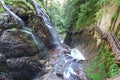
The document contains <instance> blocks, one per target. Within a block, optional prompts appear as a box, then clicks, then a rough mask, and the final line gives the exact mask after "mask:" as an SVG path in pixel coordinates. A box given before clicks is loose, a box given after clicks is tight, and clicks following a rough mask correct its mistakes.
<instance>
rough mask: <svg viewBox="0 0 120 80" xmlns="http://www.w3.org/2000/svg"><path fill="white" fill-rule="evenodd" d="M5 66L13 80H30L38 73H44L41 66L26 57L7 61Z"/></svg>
mask: <svg viewBox="0 0 120 80" xmlns="http://www.w3.org/2000/svg"><path fill="white" fill-rule="evenodd" d="M6 64H7V67H8V70H9V71H10V75H11V76H12V78H13V80H32V79H33V78H34V77H35V76H36V75H37V74H38V73H40V72H42V73H43V72H44V66H43V65H42V64H40V63H39V62H38V61H35V60H31V59H30V58H26V57H22V58H11V59H7V60H6ZM41 75H42V74H41Z"/></svg>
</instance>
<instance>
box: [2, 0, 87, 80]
mask: <svg viewBox="0 0 120 80" xmlns="http://www.w3.org/2000/svg"><path fill="white" fill-rule="evenodd" d="M0 2H1V3H2V5H3V7H4V9H5V10H6V11H8V13H9V14H10V15H11V16H12V17H13V18H14V20H15V21H17V23H18V24H19V29H20V30H21V31H22V32H24V33H25V34H28V35H30V37H31V39H32V41H33V42H34V44H35V45H36V47H37V48H38V50H39V52H40V55H41V56H42V58H43V59H46V58H45V56H47V54H48V53H47V52H48V49H46V47H45V45H44V43H43V42H41V41H40V40H39V39H38V37H37V36H36V35H35V34H34V32H32V31H30V29H29V28H28V27H26V26H25V23H24V21H23V20H22V19H21V18H19V17H18V16H17V15H16V14H14V13H13V12H12V11H10V9H9V8H8V7H7V6H6V4H5V3H4V1H3V0H0ZM30 2H31V4H32V5H33V6H34V8H35V10H36V13H37V15H38V17H39V18H42V19H43V22H44V24H45V25H46V27H47V29H48V30H49V32H50V34H51V37H52V44H53V46H54V49H55V50H60V49H61V50H62V49H63V47H62V45H61V43H60V41H59V39H58V37H57V34H56V32H55V30H54V28H53V26H52V24H51V22H50V20H49V18H48V16H47V15H46V13H45V12H43V11H42V10H41V8H40V6H39V5H38V4H37V3H36V2H35V0H30ZM56 54H59V53H56ZM51 58H52V57H50V59H51ZM85 60H86V58H85V57H84V56H83V55H82V53H81V52H80V51H79V50H77V49H76V48H73V49H69V50H68V52H67V53H65V52H64V51H61V52H60V54H59V56H58V57H56V59H55V61H54V63H53V66H52V68H51V69H50V70H49V72H48V73H47V74H48V76H47V77H46V76H45V75H47V74H44V75H43V76H42V77H41V76H37V75H36V77H35V78H33V79H31V80H87V77H86V74H85V73H84V70H83V67H82V62H84V61H85ZM48 62H49V61H48ZM0 80H2V79H0Z"/></svg>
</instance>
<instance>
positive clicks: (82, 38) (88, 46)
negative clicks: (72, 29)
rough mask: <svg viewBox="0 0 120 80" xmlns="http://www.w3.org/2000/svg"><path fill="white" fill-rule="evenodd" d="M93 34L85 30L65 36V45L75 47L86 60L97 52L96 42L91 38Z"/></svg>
mask: <svg viewBox="0 0 120 80" xmlns="http://www.w3.org/2000/svg"><path fill="white" fill-rule="evenodd" d="M93 32H94V31H93ZM93 32H88V31H85V30H82V29H81V30H80V32H76V33H75V34H71V35H69V34H67V35H68V36H69V37H68V36H66V40H65V43H68V42H69V40H71V41H70V42H69V43H68V44H69V45H72V47H76V48H77V49H78V50H80V51H82V53H84V54H83V55H84V56H85V57H87V58H90V57H92V55H93V54H94V53H96V52H97V40H96V38H94V37H93Z"/></svg>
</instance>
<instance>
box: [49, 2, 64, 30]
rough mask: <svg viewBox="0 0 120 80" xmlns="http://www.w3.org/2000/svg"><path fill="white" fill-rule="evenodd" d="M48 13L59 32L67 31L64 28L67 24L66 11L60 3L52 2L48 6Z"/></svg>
mask: <svg viewBox="0 0 120 80" xmlns="http://www.w3.org/2000/svg"><path fill="white" fill-rule="evenodd" d="M47 12H48V13H49V16H50V19H51V21H52V24H53V26H54V28H55V29H56V30H57V32H62V31H65V29H66V28H65V27H64V26H63V25H64V23H65V20H64V10H63V7H62V6H61V5H60V3H59V2H54V1H53V2H52V3H49V4H48V5H47Z"/></svg>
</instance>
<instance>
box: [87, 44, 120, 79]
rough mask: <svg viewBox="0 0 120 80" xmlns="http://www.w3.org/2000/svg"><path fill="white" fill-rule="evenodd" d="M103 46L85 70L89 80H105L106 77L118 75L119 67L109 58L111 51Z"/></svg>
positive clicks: (119, 72)
mask: <svg viewBox="0 0 120 80" xmlns="http://www.w3.org/2000/svg"><path fill="white" fill-rule="evenodd" d="M105 46H106V44H105V43H102V44H101V46H100V48H99V51H98V53H97V54H96V56H95V57H94V59H93V61H92V62H90V64H89V67H88V68H87V69H86V73H87V76H88V78H89V79H90V80H105V79H106V78H108V77H109V78H110V77H113V76H115V75H117V74H120V67H118V65H117V64H115V63H114V59H113V57H111V56H110V54H111V52H112V51H111V50H108V48H106V47H105ZM103 74H104V75H103Z"/></svg>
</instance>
